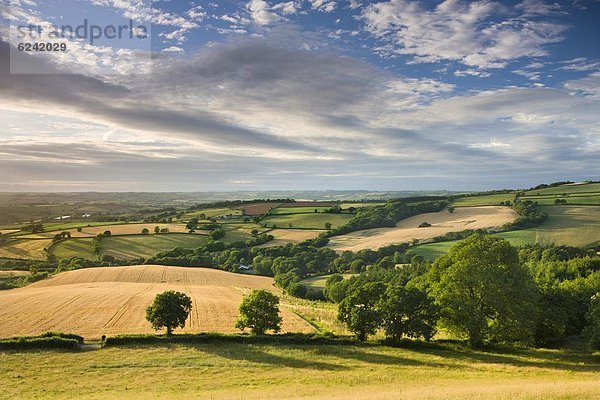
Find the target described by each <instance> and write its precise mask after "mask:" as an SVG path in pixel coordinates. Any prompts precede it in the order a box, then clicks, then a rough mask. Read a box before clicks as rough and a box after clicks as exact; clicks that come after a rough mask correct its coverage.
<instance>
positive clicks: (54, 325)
mask: <svg viewBox="0 0 600 400" xmlns="http://www.w3.org/2000/svg"><path fill="white" fill-rule="evenodd" d="M249 289H267V290H271V291H273V292H278V289H276V288H275V287H274V286H273V280H272V279H271V278H266V277H259V276H251V275H241V274H233V273H229V272H224V271H219V270H213V269H205V268H185V267H167V266H155V265H142V266H129V267H104V268H88V269H82V270H76V271H70V272H64V273H62V274H59V275H56V276H54V277H52V278H50V279H46V280H43V281H40V282H37V283H34V284H32V285H29V286H26V287H23V288H19V289H12V290H5V291H2V292H0V304H2V307H1V308H0V337H10V336H15V335H37V334H40V333H42V332H45V331H63V332H73V333H77V334H80V335H82V336H84V337H85V338H89V339H94V338H99V337H100V336H101V335H103V334H106V335H115V334H120V333H152V332H154V331H153V330H152V328H151V327H150V325H149V323H148V322H147V321H146V319H145V310H146V307H147V306H148V305H149V304H150V303H151V302H152V300H153V299H154V296H155V295H156V294H157V293H161V292H163V291H165V290H177V291H181V292H185V293H187V294H188V295H190V297H192V299H193V309H192V313H191V315H190V317H189V318H188V321H187V323H186V328H185V329H184V330H183V331H185V332H204V331H210V332H224V333H230V332H236V329H235V328H234V323H235V320H236V318H237V316H238V307H239V305H240V302H241V300H242V296H243V294H244V293H245V292H247V291H248V290H249ZM282 316H283V321H284V322H283V330H284V331H293V332H312V331H313V328H312V327H311V326H310V325H309V324H308V323H307V322H306V321H304V320H303V319H301V318H300V317H298V316H297V315H296V314H294V313H293V312H291V311H290V310H289V309H288V308H285V307H282ZM177 331H179V332H181V330H177Z"/></svg>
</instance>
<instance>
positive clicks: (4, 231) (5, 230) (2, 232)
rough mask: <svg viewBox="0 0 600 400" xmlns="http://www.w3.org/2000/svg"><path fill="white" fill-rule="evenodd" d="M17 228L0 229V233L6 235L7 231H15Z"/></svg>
mask: <svg viewBox="0 0 600 400" xmlns="http://www.w3.org/2000/svg"><path fill="white" fill-rule="evenodd" d="M17 232H19V229H0V234H2V235H8V234H9V233H17Z"/></svg>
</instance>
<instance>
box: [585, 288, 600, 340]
mask: <svg viewBox="0 0 600 400" xmlns="http://www.w3.org/2000/svg"><path fill="white" fill-rule="evenodd" d="M586 318H587V322H588V325H587V326H586V327H585V329H584V331H583V334H584V336H585V337H586V338H587V339H588V340H589V343H590V345H591V346H592V348H594V349H600V292H598V293H596V294H595V295H594V296H593V297H592V301H591V304H590V309H589V311H588V312H587V314H586Z"/></svg>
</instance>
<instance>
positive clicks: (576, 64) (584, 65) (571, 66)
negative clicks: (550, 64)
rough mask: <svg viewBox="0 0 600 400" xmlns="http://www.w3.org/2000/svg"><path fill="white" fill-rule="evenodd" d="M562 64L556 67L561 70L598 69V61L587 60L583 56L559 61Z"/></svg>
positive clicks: (599, 64)
mask: <svg viewBox="0 0 600 400" xmlns="http://www.w3.org/2000/svg"><path fill="white" fill-rule="evenodd" d="M560 64H563V66H561V67H558V68H557V69H558V70H562V71H597V70H600V62H599V61H597V60H588V59H587V58H585V57H579V58H573V59H571V60H566V61H561V62H560Z"/></svg>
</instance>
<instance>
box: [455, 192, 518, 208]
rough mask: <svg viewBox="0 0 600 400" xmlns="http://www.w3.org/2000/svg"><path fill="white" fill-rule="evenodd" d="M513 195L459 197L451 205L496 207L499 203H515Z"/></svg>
mask: <svg viewBox="0 0 600 400" xmlns="http://www.w3.org/2000/svg"><path fill="white" fill-rule="evenodd" d="M515 196H516V194H515V193H502V194H488V195H484V196H471V197H460V198H458V199H456V200H454V202H453V203H452V205H453V206H455V207H476V206H497V205H498V204H500V202H506V201H510V202H511V204H512V203H513V202H514V201H515Z"/></svg>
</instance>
